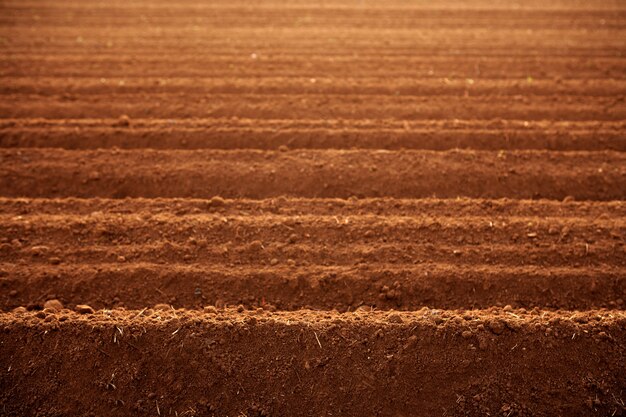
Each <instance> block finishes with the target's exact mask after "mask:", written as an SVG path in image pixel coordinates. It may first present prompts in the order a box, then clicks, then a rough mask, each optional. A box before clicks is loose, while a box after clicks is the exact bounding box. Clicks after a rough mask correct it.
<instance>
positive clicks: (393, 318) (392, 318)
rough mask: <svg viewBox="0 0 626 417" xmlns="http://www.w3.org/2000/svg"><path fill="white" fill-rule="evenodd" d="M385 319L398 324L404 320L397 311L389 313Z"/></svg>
mask: <svg viewBox="0 0 626 417" xmlns="http://www.w3.org/2000/svg"><path fill="white" fill-rule="evenodd" d="M387 321H388V322H389V323H398V324H399V323H403V322H404V320H403V319H402V317H401V316H400V315H399V314H398V313H394V314H390V315H389V316H387Z"/></svg>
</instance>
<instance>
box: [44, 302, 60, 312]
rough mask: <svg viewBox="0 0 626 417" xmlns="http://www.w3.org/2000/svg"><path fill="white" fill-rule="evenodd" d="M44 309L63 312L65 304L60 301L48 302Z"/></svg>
mask: <svg viewBox="0 0 626 417" xmlns="http://www.w3.org/2000/svg"><path fill="white" fill-rule="evenodd" d="M43 308H44V309H49V310H55V311H61V310H63V303H61V302H60V301H59V300H48V301H46V302H45V303H44V304H43Z"/></svg>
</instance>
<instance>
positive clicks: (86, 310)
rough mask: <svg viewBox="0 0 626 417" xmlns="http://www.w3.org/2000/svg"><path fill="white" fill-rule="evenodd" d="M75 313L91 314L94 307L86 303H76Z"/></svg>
mask: <svg viewBox="0 0 626 417" xmlns="http://www.w3.org/2000/svg"><path fill="white" fill-rule="evenodd" d="M75 310H76V312H77V313H80V314H93V313H95V311H94V309H93V308H91V307H90V306H88V305H86V304H78V305H77V306H76V308H75Z"/></svg>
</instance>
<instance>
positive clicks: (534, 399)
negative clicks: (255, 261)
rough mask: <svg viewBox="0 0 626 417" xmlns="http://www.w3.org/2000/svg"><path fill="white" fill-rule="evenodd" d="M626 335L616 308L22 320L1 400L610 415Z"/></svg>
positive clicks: (158, 407) (163, 411) (222, 410)
mask: <svg viewBox="0 0 626 417" xmlns="http://www.w3.org/2000/svg"><path fill="white" fill-rule="evenodd" d="M625 326H626V315H625V314H624V312H623V311H622V312H616V311H608V310H598V311H587V312H585V313H572V312H567V311H561V312H558V313H550V312H541V311H539V310H534V311H532V312H527V311H520V310H505V311H503V310H501V309H490V310H475V311H468V312H458V311H447V310H446V311H441V310H431V309H428V308H424V309H421V310H420V311H415V312H411V313H397V312H366V311H359V312H357V313H352V314H349V315H338V314H336V313H332V312H311V311H300V312H296V313H286V312H281V313H272V312H268V311H267V310H263V309H259V310H253V311H246V312H239V311H236V310H226V311H223V310H215V309H213V310H210V311H207V312H204V313H200V312H193V311H183V310H177V311H174V310H169V311H161V310H152V309H148V310H142V311H140V312H136V311H133V312H130V311H122V310H115V311H112V312H111V311H101V312H99V313H97V314H92V315H88V316H85V315H78V314H76V313H72V312H69V311H67V310H62V311H60V312H56V313H44V312H39V313H15V314H12V315H3V316H0V331H1V332H2V335H3V343H2V344H1V345H0V358H1V359H0V365H1V366H2V369H3V373H2V376H1V377H0V378H1V379H0V381H2V383H3V384H5V385H4V386H5V387H6V389H5V390H3V392H2V394H0V399H1V400H2V402H3V405H4V412H5V413H6V414H9V415H10V414H12V413H16V414H19V413H20V412H21V410H24V409H25V408H27V409H32V410H38V409H40V407H41V404H46V409H47V410H54V412H53V413H54V414H55V415H66V414H67V415H70V414H74V413H75V411H76V410H81V411H82V412H83V413H84V415H89V414H92V415H100V412H101V410H102V406H101V405H99V404H102V405H104V404H106V405H107V407H108V412H107V414H108V415H135V414H139V415H159V414H160V415H170V414H171V415H176V413H178V415H211V414H213V413H219V414H224V415H237V413H238V415H273V414H276V413H279V414H283V413H284V414H289V415H320V414H323V415H331V414H332V415H371V414H384V415H424V416H426V415H439V414H442V413H447V414H448V415H464V414H472V415H474V414H475V415H485V414H491V415H496V414H497V415H506V414H510V415H513V414H518V415H519V414H522V415H544V414H550V415H553V414H557V415H571V416H579V415H580V416H583V415H584V416H586V415H589V414H591V413H600V414H603V415H611V413H612V412H615V410H621V409H622V408H623V407H622V405H621V403H620V395H621V391H620V390H622V389H623V388H624V378H623V376H624V375H623V369H624V367H626V352H625V346H626V332H625ZM24 346H33V347H34V346H36V352H38V354H36V355H33V352H32V351H31V350H30V349H24ZM261 350H262V351H263V352H264V354H260V351H261ZM79 363H80V371H77V369H76V367H75V365H73V364H79ZM268 379H269V380H271V381H272V383H268ZM9 381H10V385H9ZM42 381H47V382H48V384H44V385H42V384H41V382H42ZM544 386H545V387H549V388H547V389H543V388H541V387H544ZM77 391H78V392H80V393H81V395H80V396H76V392H77ZM15 398H20V399H21V401H23V402H21V403H16V402H15V401H13V400H14V399H15ZM373 398H374V399H376V400H375V401H373ZM70 399H71V400H70ZM93 399H98V402H97V403H94V401H93ZM503 400H504V401H505V402H503ZM185 413H186V414H185Z"/></svg>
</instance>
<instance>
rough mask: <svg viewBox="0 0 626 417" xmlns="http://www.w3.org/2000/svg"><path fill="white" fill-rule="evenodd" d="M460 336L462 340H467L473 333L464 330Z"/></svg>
mask: <svg viewBox="0 0 626 417" xmlns="http://www.w3.org/2000/svg"><path fill="white" fill-rule="evenodd" d="M461 336H463V339H469V338H471V337H472V336H473V333H472V332H471V331H469V330H465V331H464V332H463V333H461Z"/></svg>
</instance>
